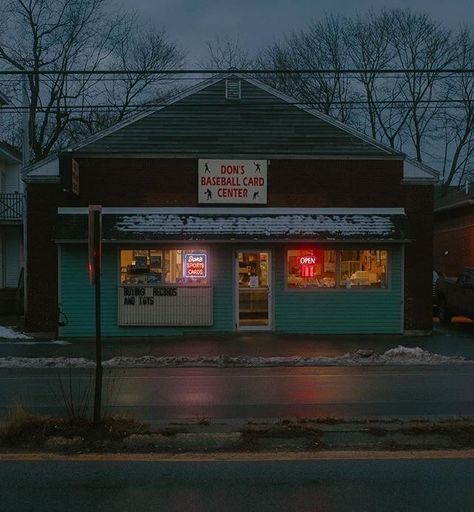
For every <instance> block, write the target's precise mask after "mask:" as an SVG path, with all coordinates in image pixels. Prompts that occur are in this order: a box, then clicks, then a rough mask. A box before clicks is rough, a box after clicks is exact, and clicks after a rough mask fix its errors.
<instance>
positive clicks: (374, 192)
mask: <svg viewBox="0 0 474 512" xmlns="http://www.w3.org/2000/svg"><path fill="white" fill-rule="evenodd" d="M25 181H26V183H27V233H28V235H27V250H28V257H27V275H26V280H27V281H26V283H27V287H26V294H27V304H26V308H27V323H28V325H29V326H30V327H32V328H42V329H53V328H55V326H56V325H57V322H58V319H59V320H60V323H61V324H62V327H61V330H60V333H61V334H63V335H67V336H88V335H91V334H92V333H93V330H94V315H93V311H94V298H93V289H92V288H91V287H90V285H89V284H88V275H87V206H88V205H89V204H100V205H102V206H103V257H102V261H103V273H102V281H103V331H104V334H105V335H109V336H127V335H131V336H138V335H140V336H142V335H160V334H173V333H176V334H179V333H182V332H186V331H193V332H196V331H200V332H206V331H221V332H226V331H227V332H228V331H235V330H273V331H285V332H312V333H334V334H336V333H384V332H386V333H403V332H407V331H423V332H425V331H429V330H430V329H431V270H432V266H433V265H432V259H433V257H432V243H433V238H432V236H433V235H432V233H433V219H432V212H433V201H432V196H433V183H434V181H435V176H434V174H433V172H432V171H430V170H429V169H427V168H426V167H423V166H419V165H417V164H414V163H413V162H411V161H409V160H408V159H406V158H405V156H404V155H403V154H401V153H398V152H396V151H393V150H392V149H390V148H387V147H385V146H383V145H381V144H379V143H377V142H375V141H373V140H371V139H368V138H367V137H365V136H363V135H362V134H360V133H358V132H355V131H354V130H353V129H350V128H348V127H346V126H343V125H341V124H340V123H337V122H336V121H334V120H332V119H331V118H328V117H326V116H324V115H322V114H320V113H317V112H314V111H312V110H309V109H307V108H303V107H301V106H299V105H297V104H295V100H292V99H291V98H288V97H286V96H284V95H282V94H281V93H279V92H277V91H275V90H273V89H271V88H269V87H268V86H266V85H264V84H262V83H261V82H259V81H256V80H253V79H247V78H242V77H239V76H235V75H234V76H227V77H219V78H214V79H211V80H208V81H206V82H203V83H201V84H200V85H198V86H197V87H194V88H193V89H191V90H189V91H186V92H185V93H183V94H181V95H180V96H179V97H177V98H175V99H173V100H170V101H169V102H168V103H167V104H166V105H164V106H163V107H160V108H155V109H153V110H150V111H147V112H145V113H141V114H139V115H138V116H136V117H134V118H131V119H129V120H127V121H125V122H123V123H121V124H119V125H116V126H114V127H112V128H111V129H109V130H106V131H104V132H101V133H100V134H98V135H96V136H93V137H91V138H90V139H88V140H86V141H84V142H82V143H80V144H78V145H76V146H74V147H71V148H69V149H68V150H67V151H64V152H63V153H62V154H61V155H59V157H57V158H55V157H54V158H53V157H52V158H49V159H48V160H45V161H43V162H41V163H39V164H37V165H35V166H33V167H31V168H29V169H27V172H26V174H25Z"/></svg>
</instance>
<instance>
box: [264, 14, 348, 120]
mask: <svg viewBox="0 0 474 512" xmlns="http://www.w3.org/2000/svg"><path fill="white" fill-rule="evenodd" d="M345 28H346V19H345V18H342V17H340V16H326V17H325V18H323V19H322V20H321V21H319V22H312V23H311V24H310V26H309V28H308V29H307V30H304V31H301V32H295V33H292V34H291V35H289V36H287V37H286V38H284V39H283V40H282V41H280V42H278V43H276V44H274V45H273V46H271V47H270V48H268V49H267V50H266V51H265V52H264V53H263V54H262V55H261V57H260V63H261V65H263V66H266V67H268V68H275V69H287V70H298V69H332V70H335V71H336V72H335V73H331V74H326V73H311V74H308V75H305V76H304V75H301V74H289V73H288V74H284V73H283V74H281V75H279V76H269V77H267V78H265V77H262V78H263V79H265V80H267V81H270V82H271V84H272V85H273V86H274V87H276V88H278V89H280V90H283V91H284V92H286V93H287V94H290V95H292V96H295V97H296V98H297V99H300V100H301V101H302V102H304V103H306V104H309V105H312V106H314V107H315V108H317V109H318V110H320V111H321V112H323V113H325V114H327V115H330V116H332V117H334V118H336V119H339V120H340V121H343V122H348V121H349V119H350V117H351V113H352V101H353V100H355V99H357V92H356V91H355V90H354V89H352V88H351V87H350V78H349V77H348V76H347V74H345V73H342V70H343V69H344V68H346V67H347V65H348V62H349V57H348V53H347V50H346V48H345V44H344V41H345V38H344V32H345Z"/></svg>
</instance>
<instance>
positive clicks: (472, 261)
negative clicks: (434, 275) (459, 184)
mask: <svg viewBox="0 0 474 512" xmlns="http://www.w3.org/2000/svg"><path fill="white" fill-rule="evenodd" d="M465 267H474V185H473V184H471V185H470V186H469V185H468V186H466V187H465V188H462V189H458V188H454V187H453V188H451V189H450V190H449V191H448V193H447V194H446V195H445V196H443V197H440V198H437V199H436V201H435V210H434V270H436V271H438V272H443V273H444V274H445V275H447V276H458V275H459V274H460V273H461V272H462V270H463V269H464V268H465Z"/></svg>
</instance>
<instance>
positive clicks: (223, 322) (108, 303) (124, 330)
mask: <svg viewBox="0 0 474 512" xmlns="http://www.w3.org/2000/svg"><path fill="white" fill-rule="evenodd" d="M118 257H119V252H118V249H117V247H116V246H108V245H105V246H104V250H103V259H102V334H103V336H166V335H175V334H181V333H183V332H189V331H192V332H206V331H231V330H232V329H233V297H232V251H231V249H230V248H229V247H225V246H220V245H219V246H214V247H213V248H212V249H211V253H210V267H211V279H212V281H213V284H214V286H213V290H214V292H213V293H214V317H213V325H212V326H210V327H190V328H181V327H179V328H173V327H121V326H119V325H117V323H118V322H117V309H118V304H117V297H118V284H119V281H118V280H119V277H118ZM60 287H61V290H60V308H61V311H62V312H63V313H64V315H65V316H64V317H63V319H66V321H67V325H65V326H64V327H62V328H61V331H60V334H61V335H62V336H94V335H95V316H94V315H95V309H94V288H93V287H92V286H90V284H89V278H88V275H87V247H86V246H85V245H84V244H81V245H80V244H64V245H62V246H61V256H60Z"/></svg>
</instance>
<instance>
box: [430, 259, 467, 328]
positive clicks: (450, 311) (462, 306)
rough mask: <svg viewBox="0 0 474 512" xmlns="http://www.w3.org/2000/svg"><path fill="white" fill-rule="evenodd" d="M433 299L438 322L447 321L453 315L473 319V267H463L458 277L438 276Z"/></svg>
mask: <svg viewBox="0 0 474 512" xmlns="http://www.w3.org/2000/svg"><path fill="white" fill-rule="evenodd" d="M435 300H436V303H437V305H438V316H439V320H440V322H443V323H449V322H450V321H451V318H452V317H453V316H467V317H468V318H471V319H473V320H474V268H465V269H464V271H463V272H462V274H461V275H460V276H459V277H458V278H455V277H439V278H438V279H437V281H436V285H435Z"/></svg>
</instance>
